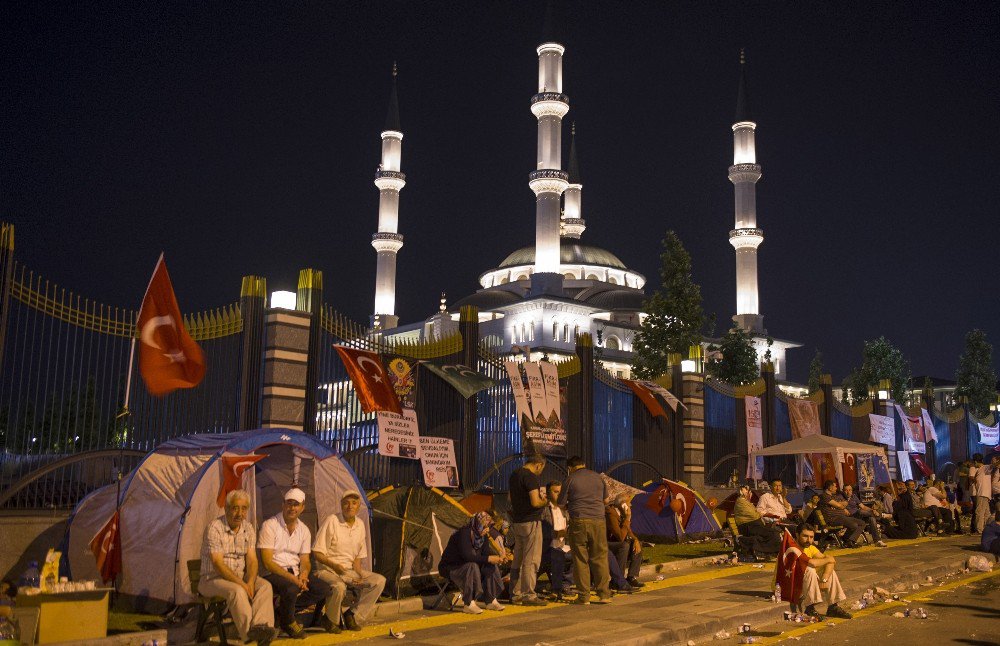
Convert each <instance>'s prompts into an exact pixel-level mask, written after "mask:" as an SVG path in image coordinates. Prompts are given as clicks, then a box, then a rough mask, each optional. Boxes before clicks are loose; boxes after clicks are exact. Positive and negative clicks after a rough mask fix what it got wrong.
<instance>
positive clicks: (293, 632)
mask: <svg viewBox="0 0 1000 646" xmlns="http://www.w3.org/2000/svg"><path fill="white" fill-rule="evenodd" d="M281 629H282V630H284V631H285V634H286V635H288V636H289V637H290V638H292V639H305V638H306V629H305V628H303V627H302V624H300V623H299V622H297V621H293V622H292V623H290V624H287V625H284V626H282V627H281Z"/></svg>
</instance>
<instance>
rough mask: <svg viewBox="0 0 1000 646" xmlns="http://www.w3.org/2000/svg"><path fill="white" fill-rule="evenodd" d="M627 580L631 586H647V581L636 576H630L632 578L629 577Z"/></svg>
mask: <svg viewBox="0 0 1000 646" xmlns="http://www.w3.org/2000/svg"><path fill="white" fill-rule="evenodd" d="M626 580H627V581H628V584H629V585H630V586H632V587H633V588H645V587H646V584H645V583H643V582H642V581H640V580H639V579H637V578H635V577H634V576H633V577H630V578H628V579H626Z"/></svg>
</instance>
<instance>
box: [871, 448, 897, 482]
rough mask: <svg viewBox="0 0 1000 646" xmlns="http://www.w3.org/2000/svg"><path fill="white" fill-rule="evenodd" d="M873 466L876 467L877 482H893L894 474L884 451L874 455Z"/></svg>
mask: <svg viewBox="0 0 1000 646" xmlns="http://www.w3.org/2000/svg"><path fill="white" fill-rule="evenodd" d="M872 466H873V467H874V468H875V484H887V483H889V482H892V476H891V475H890V474H889V458H888V457H886V455H885V454H884V453H879V454H877V455H873V456H872Z"/></svg>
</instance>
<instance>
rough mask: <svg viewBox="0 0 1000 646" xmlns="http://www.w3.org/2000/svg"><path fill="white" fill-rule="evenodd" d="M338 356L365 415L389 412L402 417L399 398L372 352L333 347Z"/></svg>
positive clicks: (379, 361)
mask: <svg viewBox="0 0 1000 646" xmlns="http://www.w3.org/2000/svg"><path fill="white" fill-rule="evenodd" d="M333 347H334V348H336V350H337V354H339V355H340V359H341V361H343V362H344V367H345V368H347V374H348V375H350V377H351V381H352V382H354V390H355V392H357V394H358V399H359V400H360V401H361V408H362V410H364V411H365V412H366V413H374V412H375V411H380V410H384V411H389V412H390V413H396V414H397V415H402V414H403V410H402V409H401V408H400V407H399V398H398V397H396V391H395V390H394V389H393V387H392V383H391V382H390V381H389V375H387V374H386V372H385V367H383V366H382V360H381V359H379V356H378V355H377V354H375V353H374V352H368V351H367V350H355V349H353V348H345V347H344V346H342V345H335V346H333Z"/></svg>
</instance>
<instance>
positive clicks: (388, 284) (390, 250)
mask: <svg viewBox="0 0 1000 646" xmlns="http://www.w3.org/2000/svg"><path fill="white" fill-rule="evenodd" d="M402 150H403V133H402V130H401V128H400V126H399V97H398V95H397V94H396V64H395V63H393V64H392V94H391V95H390V97H389V113H388V115H387V116H386V119H385V130H383V131H382V163H381V164H379V167H378V172H376V173H375V186H377V187H378V233H376V234H374V235H373V236H372V246H373V247H375V251H376V252H377V253H378V259H377V261H376V267H375V311H374V313H373V315H372V327H373V328H378V329H382V330H388V329H390V328H394V327H396V325H397V324H398V323H399V317H398V316H396V253H397V252H398V251H399V250H400V249H401V248H402V246H403V236H401V235H400V234H399V233H397V231H398V229H399V192H400V191H401V190H403V187H404V186H405V185H406V175H404V174H403V173H401V172H400V171H399V162H400V158H401V157H402Z"/></svg>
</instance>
